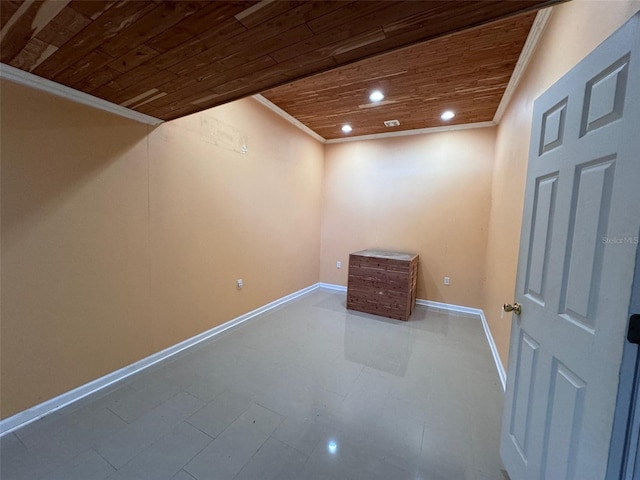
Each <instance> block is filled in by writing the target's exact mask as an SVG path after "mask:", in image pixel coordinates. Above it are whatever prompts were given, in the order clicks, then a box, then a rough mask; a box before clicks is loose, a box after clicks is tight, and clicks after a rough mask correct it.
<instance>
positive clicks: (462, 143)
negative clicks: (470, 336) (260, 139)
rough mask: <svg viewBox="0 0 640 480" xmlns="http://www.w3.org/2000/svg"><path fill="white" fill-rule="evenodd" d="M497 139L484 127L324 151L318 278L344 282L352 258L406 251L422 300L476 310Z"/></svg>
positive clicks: (341, 145)
mask: <svg viewBox="0 0 640 480" xmlns="http://www.w3.org/2000/svg"><path fill="white" fill-rule="evenodd" d="M494 142H495V129H494V128H482V129H474V130H461V131H453V132H444V133H435V134H430V135H416V136H407V137H396V138H386V139H379V140H368V141H359V142H348V143H339V144H330V145H327V146H326V148H325V182H324V211H323V224H322V255H321V266H320V279H321V281H323V282H328V283H334V284H338V285H346V284H347V272H348V269H347V266H348V260H349V253H350V252H355V251H358V250H363V249H366V248H378V249H390V250H399V251H406V252H412V253H418V254H419V255H420V267H419V276H418V298H424V299H429V300H435V301H438V302H445V303H452V304H458V305H467V306H474V307H478V306H479V305H480V301H481V292H482V283H483V275H484V258H485V248H486V239H487V224H488V221H489V206H490V194H491V172H492V167H493V157H494ZM338 260H340V261H341V262H342V269H340V270H338V269H337V268H336V262H337V261H338ZM445 275H446V276H449V277H450V278H451V285H450V286H445V285H444V284H443V278H444V276H445Z"/></svg>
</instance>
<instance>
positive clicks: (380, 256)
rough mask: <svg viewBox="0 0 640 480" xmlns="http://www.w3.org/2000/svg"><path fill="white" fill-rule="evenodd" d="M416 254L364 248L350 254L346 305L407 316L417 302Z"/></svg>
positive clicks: (407, 317)
mask: <svg viewBox="0 0 640 480" xmlns="http://www.w3.org/2000/svg"><path fill="white" fill-rule="evenodd" d="M417 281H418V255H415V254H412V253H398V252H385V251H380V250H363V251H361V252H356V253H352V254H351V255H349V282H348V284H347V308H348V309H349V310H358V311H360V312H366V313H373V314H374V315H382V316H384V317H389V318H395V319H397V320H408V319H409V316H410V315H411V312H412V311H413V308H414V307H415V304H416V284H417Z"/></svg>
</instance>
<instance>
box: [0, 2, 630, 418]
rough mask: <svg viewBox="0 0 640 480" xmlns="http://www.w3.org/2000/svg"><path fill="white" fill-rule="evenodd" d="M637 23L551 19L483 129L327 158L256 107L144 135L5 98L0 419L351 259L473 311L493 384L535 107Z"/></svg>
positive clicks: (14, 89)
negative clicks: (407, 273)
mask: <svg viewBox="0 0 640 480" xmlns="http://www.w3.org/2000/svg"><path fill="white" fill-rule="evenodd" d="M638 9H640V0H635V1H628V0H620V1H616V0H611V1H589V0H573V1H572V2H569V3H566V4H563V5H561V6H559V7H557V8H556V9H555V11H554V13H553V15H552V17H551V19H550V22H549V25H548V27H547V29H546V31H545V33H544V36H543V38H542V41H541V44H540V46H539V47H538V49H537V52H536V54H535V55H534V58H533V60H532V62H531V64H530V66H529V68H528V69H527V72H526V73H525V77H524V79H523V82H522V84H521V85H520V87H519V88H518V90H517V92H516V94H515V96H514V97H513V99H512V101H511V103H510V105H509V107H508V109H507V111H506V113H505V116H504V118H503V120H502V122H501V125H500V127H499V128H497V129H479V130H467V131H457V132H447V133H438V134H432V135H421V136H412V137H402V138H392V139H385V140H374V141H366V142H350V143H344V144H334V145H328V146H326V147H325V148H324V149H323V146H322V145H320V144H319V143H317V142H315V141H314V140H312V139H310V138H309V137H307V136H306V135H304V134H302V133H301V132H299V131H298V130H297V129H295V128H294V127H292V126H290V125H289V124H287V123H285V122H284V121H283V120H281V119H280V118H279V117H277V116H275V115H274V114H272V113H271V112H269V111H268V110H266V109H265V108H264V107H262V106H260V105H259V104H257V103H256V102H254V101H253V100H244V101H241V102H237V103H233V104H230V105H227V106H224V107H221V108H218V109H216V110H212V111H209V112H206V113H202V114H199V115H194V116H191V117H187V118H185V119H182V120H178V121H175V122H171V123H170V124H166V125H163V126H160V127H158V128H156V129H150V128H148V127H146V126H143V125H140V124H138V123H136V122H133V121H129V120H124V119H121V118H119V117H115V116H112V115H110V114H107V113H103V112H100V111H97V110H94V109H91V108H89V107H84V106H81V105H77V104H74V103H71V102H68V101H66V100H62V99H58V98H55V97H52V96H50V95H47V94H45V93H41V92H37V91H33V90H30V89H28V88H26V87H21V86H17V85H14V84H12V83H8V82H3V83H2V84H1V85H2V92H1V94H2V98H1V103H2V105H1V108H2V110H1V115H0V118H1V119H2V120H3V121H2V127H1V129H0V131H1V134H2V143H1V146H0V154H1V157H2V158H1V168H0V171H1V172H2V175H1V177H0V204H1V207H0V208H1V213H2V218H1V222H0V232H1V241H0V245H1V250H0V251H1V275H0V296H1V300H2V301H1V312H0V314H1V320H0V321H1V324H0V337H1V338H0V368H1V371H0V375H1V377H2V384H1V392H0V411H1V416H2V418H5V417H7V416H10V415H12V414H14V413H16V412H18V411H21V410H24V409H26V408H28V407H30V406H32V405H35V404H37V403H40V402H42V401H45V400H47V399H49V398H51V397H53V396H55V395H58V394H60V393H63V392H65V391H68V390H70V389H72V388H74V387H77V386H79V385H81V384H83V383H86V382H88V381H90V380H92V379H94V378H97V377H100V376H101V375H104V374H106V373H109V372H111V371H113V370H116V369H118V368H120V367H122V366H125V365H128V364H130V363H132V362H134V361H136V360H138V359H140V358H143V357H145V356H147V355H149V354H151V353H154V352H156V351H158V350H161V349H163V348H165V347H168V346H170V345H172V344H174V343H176V342H178V341H180V340H183V339H185V338H188V337H190V336H192V335H194V334H197V333H199V332H201V331H203V330H206V329H208V328H211V327H213V326H215V325H218V324H220V323H223V322H225V321H227V320H229V319H231V318H233V317H235V316H237V315H240V314H242V313H244V312H247V311H249V310H251V309H253V308H256V307H258V306H260V305H263V304H265V303H268V302H269V301H271V300H274V299H276V298H278V297H281V296H283V295H286V294H288V293H291V292H292V291H295V290H298V289H300V288H303V287H305V286H307V285H310V284H312V283H315V282H316V281H318V279H320V280H321V281H324V282H329V283H336V284H341V285H346V276H347V263H348V254H349V252H352V251H356V250H360V249H364V248H387V249H398V250H406V251H412V252H417V253H419V254H420V258H421V268H420V276H419V292H418V296H419V297H420V298H427V299H430V300H436V301H441V302H446V303H453V304H462V305H467V306H477V307H482V308H483V309H484V311H485V313H486V315H487V317H488V321H489V324H490V327H491V330H492V333H493V336H494V338H495V340H496V343H497V345H498V349H499V352H500V355H501V358H502V361H503V363H505V365H506V361H507V356H508V347H509V345H508V344H509V329H510V319H509V318H508V317H505V318H504V319H500V305H501V304H502V303H503V302H505V301H509V300H511V299H512V297H513V290H514V284H515V272H516V264H517V255H518V252H517V250H518V242H519V234H520V221H521V212H522V202H523V195H524V191H523V187H524V179H525V175H526V163H527V155H528V143H529V130H530V120H531V107H532V102H533V100H534V99H535V98H536V97H537V96H538V95H539V94H541V93H542V92H543V91H544V90H545V89H546V88H548V87H549V86H550V85H551V84H553V83H554V82H555V81H556V80H557V79H558V78H560V76H561V75H562V74H564V73H565V72H566V71H568V70H569V69H570V68H571V67H572V66H573V65H575V64H576V63H577V62H578V61H579V60H580V59H581V58H583V57H584V56H585V55H586V54H587V53H588V52H589V51H591V50H592V49H593V48H594V47H595V46H597V44H599V43H600V42H601V41H602V40H604V39H605V38H606V37H607V36H608V35H609V34H610V33H611V32H613V31H614V30H615V29H616V28H617V27H618V26H619V25H621V24H622V23H623V22H624V21H625V20H626V19H627V18H629V17H630V16H631V15H632V14H633V13H634V12H635V11H637V10H638ZM243 145H246V147H247V153H246V154H243V153H242V146H243ZM323 161H324V166H323ZM323 168H324V171H323ZM321 245H322V249H321ZM337 260H340V261H342V264H343V267H342V269H340V270H338V269H336V261H337ZM445 275H448V276H450V277H451V285H450V286H448V287H445V286H444V285H443V284H442V278H443V277H444V276H445ZM237 278H243V279H244V282H245V288H244V289H243V290H242V291H238V290H236V289H235V280H236V279H237Z"/></svg>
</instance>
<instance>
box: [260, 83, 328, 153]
mask: <svg viewBox="0 0 640 480" xmlns="http://www.w3.org/2000/svg"><path fill="white" fill-rule="evenodd" d="M253 98H254V99H255V100H257V101H258V102H260V103H261V104H262V105H264V106H265V107H267V108H268V109H269V110H271V111H272V112H274V113H276V114H277V115H279V116H280V117H282V118H284V119H285V120H286V121H287V122H289V123H290V124H292V125H293V126H295V127H298V128H299V129H300V130H302V131H303V132H304V133H306V134H307V135H309V136H310V137H312V138H314V139H315V140H317V141H319V142H321V143H327V140H326V139H325V138H324V137H321V136H320V135H318V134H317V133H316V132H314V131H313V130H311V129H310V128H309V127H307V126H306V125H305V124H304V123H302V122H301V121H300V120H298V119H297V118H295V117H294V116H292V115H289V114H288V113H287V112H285V111H284V110H283V109H281V108H280V107H279V106H277V105H276V104H275V103H273V102H271V101H270V100H268V99H267V98H266V97H263V96H262V95H260V94H257V95H254V96H253Z"/></svg>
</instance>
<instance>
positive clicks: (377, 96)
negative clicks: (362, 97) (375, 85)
mask: <svg viewBox="0 0 640 480" xmlns="http://www.w3.org/2000/svg"><path fill="white" fill-rule="evenodd" d="M383 99H384V94H383V93H382V92H381V91H380V90H374V91H373V92H371V95H369V100H371V101H372V102H379V101H381V100H383Z"/></svg>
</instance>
